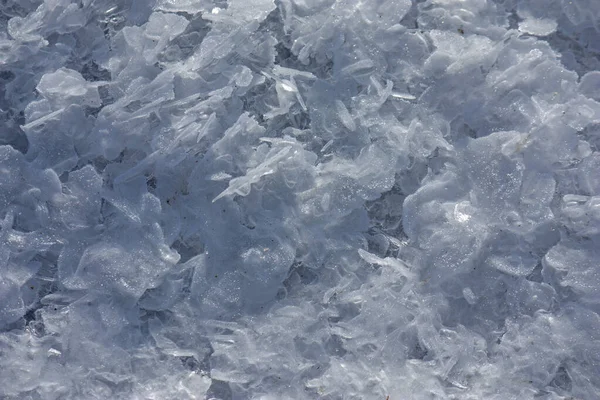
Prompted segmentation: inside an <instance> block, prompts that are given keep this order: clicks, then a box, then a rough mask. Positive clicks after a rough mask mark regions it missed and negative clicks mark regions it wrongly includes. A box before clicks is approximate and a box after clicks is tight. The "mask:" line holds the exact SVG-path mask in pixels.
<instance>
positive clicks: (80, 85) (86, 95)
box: [36, 68, 101, 107]
mask: <svg viewBox="0 0 600 400" xmlns="http://www.w3.org/2000/svg"><path fill="white" fill-rule="evenodd" d="M36 89H37V91H38V92H40V94H41V95H42V96H44V97H45V98H46V99H48V100H49V101H50V102H52V103H54V104H56V105H58V106H66V105H68V104H75V103H76V104H83V105H86V106H90V107H99V106H100V104H101V101H100V95H99V94H98V84H97V83H91V82H87V81H86V80H85V79H84V78H83V76H82V75H81V74H80V73H79V72H77V71H74V70H72V69H68V68H60V69H58V70H56V71H55V72H51V73H48V74H45V75H44V76H43V77H42V79H41V80H40V82H39V83H38V85H37V87H36Z"/></svg>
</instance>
